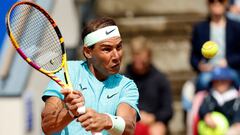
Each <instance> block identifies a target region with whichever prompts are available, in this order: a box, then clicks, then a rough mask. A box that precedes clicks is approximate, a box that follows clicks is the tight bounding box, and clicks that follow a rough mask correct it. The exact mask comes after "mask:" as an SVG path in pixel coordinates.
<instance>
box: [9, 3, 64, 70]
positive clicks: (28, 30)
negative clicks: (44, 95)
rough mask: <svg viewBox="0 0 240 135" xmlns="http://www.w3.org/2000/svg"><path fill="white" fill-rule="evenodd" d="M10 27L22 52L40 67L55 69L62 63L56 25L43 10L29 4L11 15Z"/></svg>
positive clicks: (20, 6)
mask: <svg viewBox="0 0 240 135" xmlns="http://www.w3.org/2000/svg"><path fill="white" fill-rule="evenodd" d="M10 28H11V31H12V33H13V36H14V37H15V39H16V41H17V43H18V45H19V48H20V49H21V50H22V52H23V53H24V54H25V55H26V56H27V57H28V58H30V59H31V60H32V62H33V63H35V64H36V65H38V66H39V67H41V68H43V69H45V70H48V71H54V70H56V69H59V67H60V66H61V64H62V54H63V52H62V48H61V45H60V41H59V38H58V36H57V34H56V32H55V30H54V27H53V26H52V24H51V23H50V21H49V20H48V19H47V17H46V16H44V14H43V13H42V12H40V11H39V10H38V9H36V8H35V7H32V6H29V5H27V4H24V5H19V6H17V7H16V8H15V9H14V10H13V11H12V13H11V15H10Z"/></svg>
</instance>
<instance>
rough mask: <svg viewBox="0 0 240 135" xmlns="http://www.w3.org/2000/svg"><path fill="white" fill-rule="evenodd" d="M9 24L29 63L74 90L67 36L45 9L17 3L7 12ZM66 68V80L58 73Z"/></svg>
mask: <svg viewBox="0 0 240 135" xmlns="http://www.w3.org/2000/svg"><path fill="white" fill-rule="evenodd" d="M6 26H7V32H8V35H9V37H10V40H11V42H12V44H13V46H14V47H15V49H16V50H17V52H18V53H19V54H20V56H21V57H22V58H23V59H24V60H25V61H26V62H27V63H28V64H29V65H31V66H32V67H33V68H35V69H36V70H38V71H40V72H42V73H43V74H45V75H47V76H48V77H50V78H51V79H52V80H54V81H55V82H56V83H58V84H59V85H60V86H61V87H62V88H69V89H72V84H71V81H70V78H69V73H68V66H67V55H66V51H65V48H64V39H63V37H62V35H61V33H60V30H59V28H58V27H57V25H56V23H55V21H54V20H53V19H52V18H51V16H50V15H49V14H48V13H47V12H46V11H45V10H44V9H43V8H41V7H40V6H38V5H36V4H34V3H32V2H28V1H22V2H17V3H15V4H14V5H13V6H12V7H11V8H10V10H9V12H8V13H7V15H6ZM62 69H64V70H63V71H64V72H63V74H64V78H65V80H64V81H63V80H60V79H59V78H58V77H57V76H55V73H57V72H59V71H60V70H62ZM85 111H86V109H85V106H83V107H80V108H78V113H80V114H83V113H85Z"/></svg>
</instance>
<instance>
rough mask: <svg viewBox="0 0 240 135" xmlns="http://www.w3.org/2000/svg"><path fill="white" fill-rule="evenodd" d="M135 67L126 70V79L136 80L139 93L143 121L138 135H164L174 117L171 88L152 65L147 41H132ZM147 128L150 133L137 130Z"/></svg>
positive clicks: (163, 76) (140, 39)
mask: <svg viewBox="0 0 240 135" xmlns="http://www.w3.org/2000/svg"><path fill="white" fill-rule="evenodd" d="M131 53H132V63H131V64H129V65H128V66H127V70H126V76H127V77H129V78H131V79H133V80H134V81H135V83H136V85H137V87H138V89H139V96H140V97H139V109H140V113H141V121H140V123H138V124H137V127H136V128H137V130H136V133H135V134H136V135H146V134H149V135H164V134H166V132H167V125H168V122H169V120H170V119H171V117H172V115H173V110H172V98H171V90H170V85H169V82H168V80H167V78H166V77H165V75H164V74H163V73H161V72H159V71H158V70H157V69H156V68H155V67H154V65H153V64H152V61H151V56H152V51H151V48H150V46H149V42H148V41H147V40H146V39H145V38H144V37H136V38H134V39H133V40H132V41H131ZM146 126H147V127H148V133H144V132H143V131H141V133H139V131H138V129H139V128H138V127H146Z"/></svg>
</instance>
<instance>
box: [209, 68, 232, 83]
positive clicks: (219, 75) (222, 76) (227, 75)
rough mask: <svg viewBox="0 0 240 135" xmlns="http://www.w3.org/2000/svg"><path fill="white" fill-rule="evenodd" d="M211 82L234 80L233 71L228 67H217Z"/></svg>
mask: <svg viewBox="0 0 240 135" xmlns="http://www.w3.org/2000/svg"><path fill="white" fill-rule="evenodd" d="M211 75H212V78H211V80H212V81H213V80H233V78H234V77H233V75H232V73H231V70H230V69H229V68H227V67H215V68H214V69H213V71H212V73H211Z"/></svg>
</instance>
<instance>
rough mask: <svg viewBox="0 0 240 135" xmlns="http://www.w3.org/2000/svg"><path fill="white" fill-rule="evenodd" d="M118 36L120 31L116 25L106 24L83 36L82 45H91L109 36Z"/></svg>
mask: <svg viewBox="0 0 240 135" xmlns="http://www.w3.org/2000/svg"><path fill="white" fill-rule="evenodd" d="M116 36H119V37H120V33H119V30H118V27H117V26H107V27H104V28H101V29H98V30H96V31H94V32H91V33H89V34H88V35H87V36H86V37H85V38H84V45H86V46H92V45H94V44H96V43H97V42H99V41H102V40H105V39H108V38H111V37H116Z"/></svg>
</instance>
